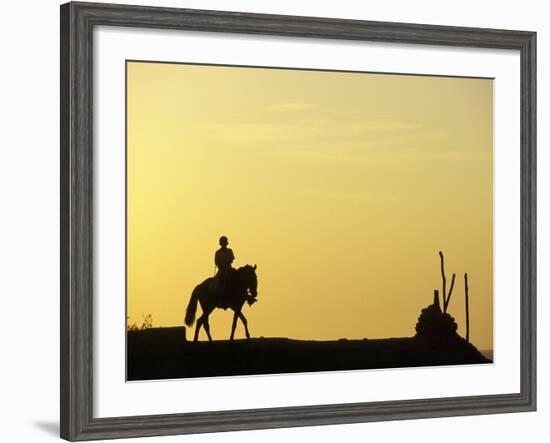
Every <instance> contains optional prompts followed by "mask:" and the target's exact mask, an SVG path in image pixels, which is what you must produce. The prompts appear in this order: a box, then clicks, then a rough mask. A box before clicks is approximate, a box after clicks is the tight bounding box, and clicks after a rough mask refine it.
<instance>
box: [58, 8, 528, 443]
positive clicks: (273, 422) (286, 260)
mask: <svg viewBox="0 0 550 443" xmlns="http://www.w3.org/2000/svg"><path fill="white" fill-rule="evenodd" d="M535 78H536V34H535V33H534V32H525V31H510V30H495V29H477V28H457V27H448V26H433V25H421V24H403V23H382V22H369V21H357V20H343V19H332V18H314V17H295V16H278V15H265V14H252V13H236V12H220V11H204V10H189V9H172V8H156V7H142V6H122V5H113V4H99V3H68V4H65V5H62V6H61V437H62V438H64V439H67V440H71V441H73V440H91V439H105V438H121V437H142V436H153V435H170V434H186V433H200V432H215V431H227V430H245V429H261V428H276V427H290V426H308V425H321V424H337V423H355V422H368V421H378V420H395V419H414V418H427V417H442V416H453V415H469V414H491V413H503V412H515V411H532V410H535V408H536V360H535V359H536V355H535V347H536V285H535V282H536V237H535V235H536V189H535V184H536V176H535V173H536V140H535V134H536V112H535V111H536V109H535V106H536V85H535Z"/></svg>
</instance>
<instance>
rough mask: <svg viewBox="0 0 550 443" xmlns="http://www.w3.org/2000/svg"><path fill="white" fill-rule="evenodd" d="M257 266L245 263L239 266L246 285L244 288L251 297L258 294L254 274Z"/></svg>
mask: <svg viewBox="0 0 550 443" xmlns="http://www.w3.org/2000/svg"><path fill="white" fill-rule="evenodd" d="M256 269H257V266H256V265H254V266H251V265H245V266H243V267H242V268H240V271H241V272H242V274H243V282H244V284H245V286H246V290H247V292H248V293H249V295H251V296H252V297H254V298H255V297H257V296H258V277H257V276H256Z"/></svg>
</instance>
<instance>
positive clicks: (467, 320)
mask: <svg viewBox="0 0 550 443" xmlns="http://www.w3.org/2000/svg"><path fill="white" fill-rule="evenodd" d="M464 294H465V297H466V341H467V342H468V343H469V342H470V306H469V300H468V273H467V272H466V273H465V274H464Z"/></svg>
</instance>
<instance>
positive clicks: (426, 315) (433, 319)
mask: <svg viewBox="0 0 550 443" xmlns="http://www.w3.org/2000/svg"><path fill="white" fill-rule="evenodd" d="M457 328H458V326H457V324H456V321H455V319H454V318H453V317H452V316H451V315H449V314H447V313H444V312H442V311H441V308H440V306H439V304H438V303H437V304H436V303H434V304H432V305H430V306H428V307H426V308H424V309H422V312H421V313H420V317H419V318H418V322H417V323H416V336H417V337H422V338H434V339H444V338H457V337H458V334H457V332H456V330H457Z"/></svg>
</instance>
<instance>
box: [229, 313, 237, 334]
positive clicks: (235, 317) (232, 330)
mask: <svg viewBox="0 0 550 443" xmlns="http://www.w3.org/2000/svg"><path fill="white" fill-rule="evenodd" d="M238 318H239V314H238V313H237V311H235V313H234V314H233V325H232V326H231V337H229V340H233V337H234V336H235V328H236V327H237V319H238Z"/></svg>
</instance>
